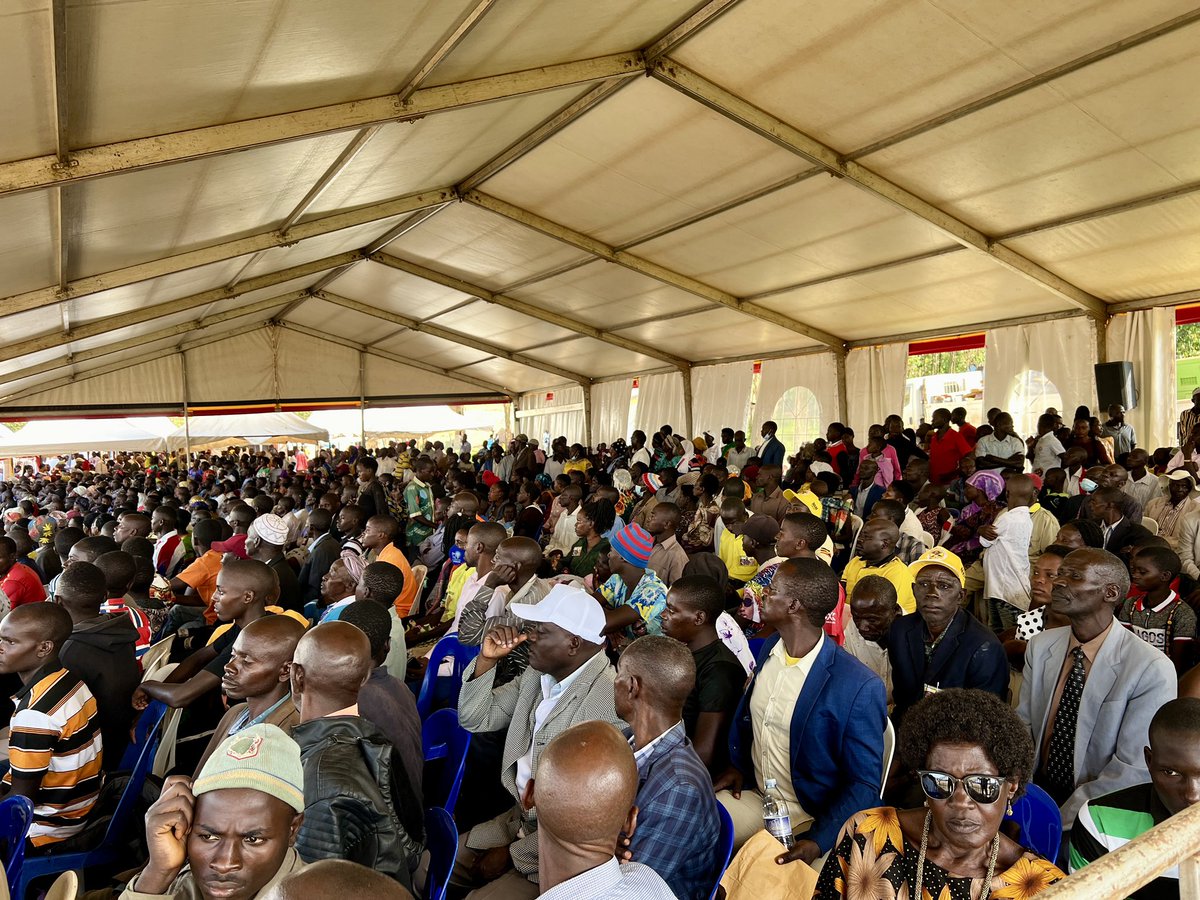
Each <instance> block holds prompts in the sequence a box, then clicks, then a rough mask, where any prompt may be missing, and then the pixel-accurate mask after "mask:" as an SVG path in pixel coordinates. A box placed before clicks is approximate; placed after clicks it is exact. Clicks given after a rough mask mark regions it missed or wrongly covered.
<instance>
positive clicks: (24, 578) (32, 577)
mask: <svg viewBox="0 0 1200 900" xmlns="http://www.w3.org/2000/svg"><path fill="white" fill-rule="evenodd" d="M0 591H4V593H5V595H6V596H7V597H8V602H9V606H10V607H11V608H12V609H16V608H17V607H18V606H21V605H22V604H24V603H37V602H38V601H41V600H45V599H46V589H45V588H43V587H42V580H41V579H40V578H38V577H37V573H36V572H34V571H33V569H31V568H29V566H27V565H25V564H24V563H19V562H14V563H13V566H12V568H11V569H9V570H8V574H7V575H5V576H4V580H3V581H0Z"/></svg>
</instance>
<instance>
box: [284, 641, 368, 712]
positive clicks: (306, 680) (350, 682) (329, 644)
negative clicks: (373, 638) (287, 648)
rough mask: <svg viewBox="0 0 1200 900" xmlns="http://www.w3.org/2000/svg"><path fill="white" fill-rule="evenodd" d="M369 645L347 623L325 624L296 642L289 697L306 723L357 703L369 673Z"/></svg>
mask: <svg viewBox="0 0 1200 900" xmlns="http://www.w3.org/2000/svg"><path fill="white" fill-rule="evenodd" d="M373 665H374V663H373V662H372V660H371V642H370V641H369V640H368V639H367V636H366V635H365V634H363V632H362V630H361V629H359V628H356V627H355V626H354V625H351V624H350V623H349V622H339V621H333V622H325V623H323V624H321V625H318V626H317V627H316V628H313V629H312V630H311V631H309V632H308V633H307V634H305V635H304V637H302V638H301V639H300V643H299V644H297V645H296V653H295V656H294V657H293V663H292V694H293V695H295V696H297V697H299V698H300V700H299V706H300V719H301V721H304V722H308V721H311V720H312V719H317V718H320V717H321V716H325V715H328V714H329V713H331V712H334V711H336V710H339V709H345V708H346V707H347V706H353V705H354V704H355V703H357V702H358V691H359V689H360V688H361V687H362V686H363V684H364V683H365V682H366V680H367V678H368V677H369V676H370V674H371V669H372V667H373Z"/></svg>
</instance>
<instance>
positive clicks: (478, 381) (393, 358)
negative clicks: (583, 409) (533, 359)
mask: <svg viewBox="0 0 1200 900" xmlns="http://www.w3.org/2000/svg"><path fill="white" fill-rule="evenodd" d="M275 324H276V325H277V326H278V327H279V328H282V329H283V330H284V331H292V332H295V333H296V334H303V335H306V336H308V337H311V338H317V339H318V340H322V341H329V342H330V343H332V344H339V345H341V346H343V347H346V348H348V349H350V350H357V351H358V352H359V353H363V354H366V355H367V356H374V357H377V358H378V359H384V360H387V361H388V362H392V363H396V364H397V365H401V366H408V367H409V368H413V369H422V370H423V371H426V372H429V373H431V374H433V375H441V376H442V377H444V378H452V379H455V380H457V381H464V382H466V383H467V384H473V385H474V386H475V387H478V388H483V389H484V390H486V391H492V392H494V393H497V394H504V395H505V396H507V397H514V396H516V392H514V391H513V390H512V389H511V388H507V387H504V386H503V385H499V384H496V383H495V382H492V381H488V380H486V379H483V378H476V377H475V376H474V375H464V374H461V373H458V372H451V371H449V370H448V369H443V368H442V367H441V366H435V365H433V364H432V363H427V362H425V361H424V360H419V359H411V358H408V357H404V356H398V355H397V354H395V353H389V352H388V351H386V350H380V349H379V348H378V347H368V346H367V345H366V344H360V343H358V342H357V341H352V340H350V339H349V338H344V337H339V336H338V335H334V334H328V333H326V332H322V331H317V330H316V329H315V328H307V327H305V326H303V325H296V324H294V323H292V322H279V321H276V322H275Z"/></svg>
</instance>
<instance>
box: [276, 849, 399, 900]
mask: <svg viewBox="0 0 1200 900" xmlns="http://www.w3.org/2000/svg"><path fill="white" fill-rule="evenodd" d="M346 897H373V898H375V900H412V894H410V893H409V892H408V891H407V890H405V889H404V888H403V887H402V886H401V885H400V884H399V883H398V882H396V881H395V880H393V879H391V878H388V877H387V876H386V875H383V874H380V873H379V872H376V871H375V870H374V869H368V868H367V867H366V866H360V865H359V864H358V863H352V862H350V861H349V860H345V859H323V860H321V861H319V862H315V863H312V864H311V865H309V866H306V867H305V868H304V869H302V870H301V871H299V872H297V873H296V874H295V875H289V876H288V877H287V878H285V879H283V880H282V881H281V882H279V884H277V885H275V887H273V888H271V890H270V891H269V892H267V893H266V894H265V895H263V900H345V898H346Z"/></svg>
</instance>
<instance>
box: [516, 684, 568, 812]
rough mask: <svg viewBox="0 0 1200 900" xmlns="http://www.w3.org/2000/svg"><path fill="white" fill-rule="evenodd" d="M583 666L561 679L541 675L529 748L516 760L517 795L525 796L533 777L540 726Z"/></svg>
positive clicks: (544, 722)
mask: <svg viewBox="0 0 1200 900" xmlns="http://www.w3.org/2000/svg"><path fill="white" fill-rule="evenodd" d="M583 668H584V667H583V666H580V667H579V668H578V669H576V670H575V671H574V672H572V673H571V674H570V675H568V676H567V677H566V678H564V679H563V680H562V681H555V680H554V676H553V675H545V674H543V675H542V678H541V685H542V702H541V703H539V704H538V705H537V708H536V709H534V711H533V729H532V731H531V737H530V741H529V750H528V751H527V752H526V753H525V755H524V756H522V757H521V758H520V759H518V760H517V796H518V797H524V796H525V785H527V784H528V783H529V779H530V778H532V777H533V748H534V747H536V746H537V735H538V732H539V731H541V730H542V726H543V725H545V724H546V720H547V719H549V718H550V713H552V712H554V707H556V706H557V705H558V698H559V697H561V696H562V695H563V694H564V693H566V690H567V688H569V687H570V686H571V685H572V684H574V682H575V679H576V678H578V677H579V673H580V672H582V671H583Z"/></svg>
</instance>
